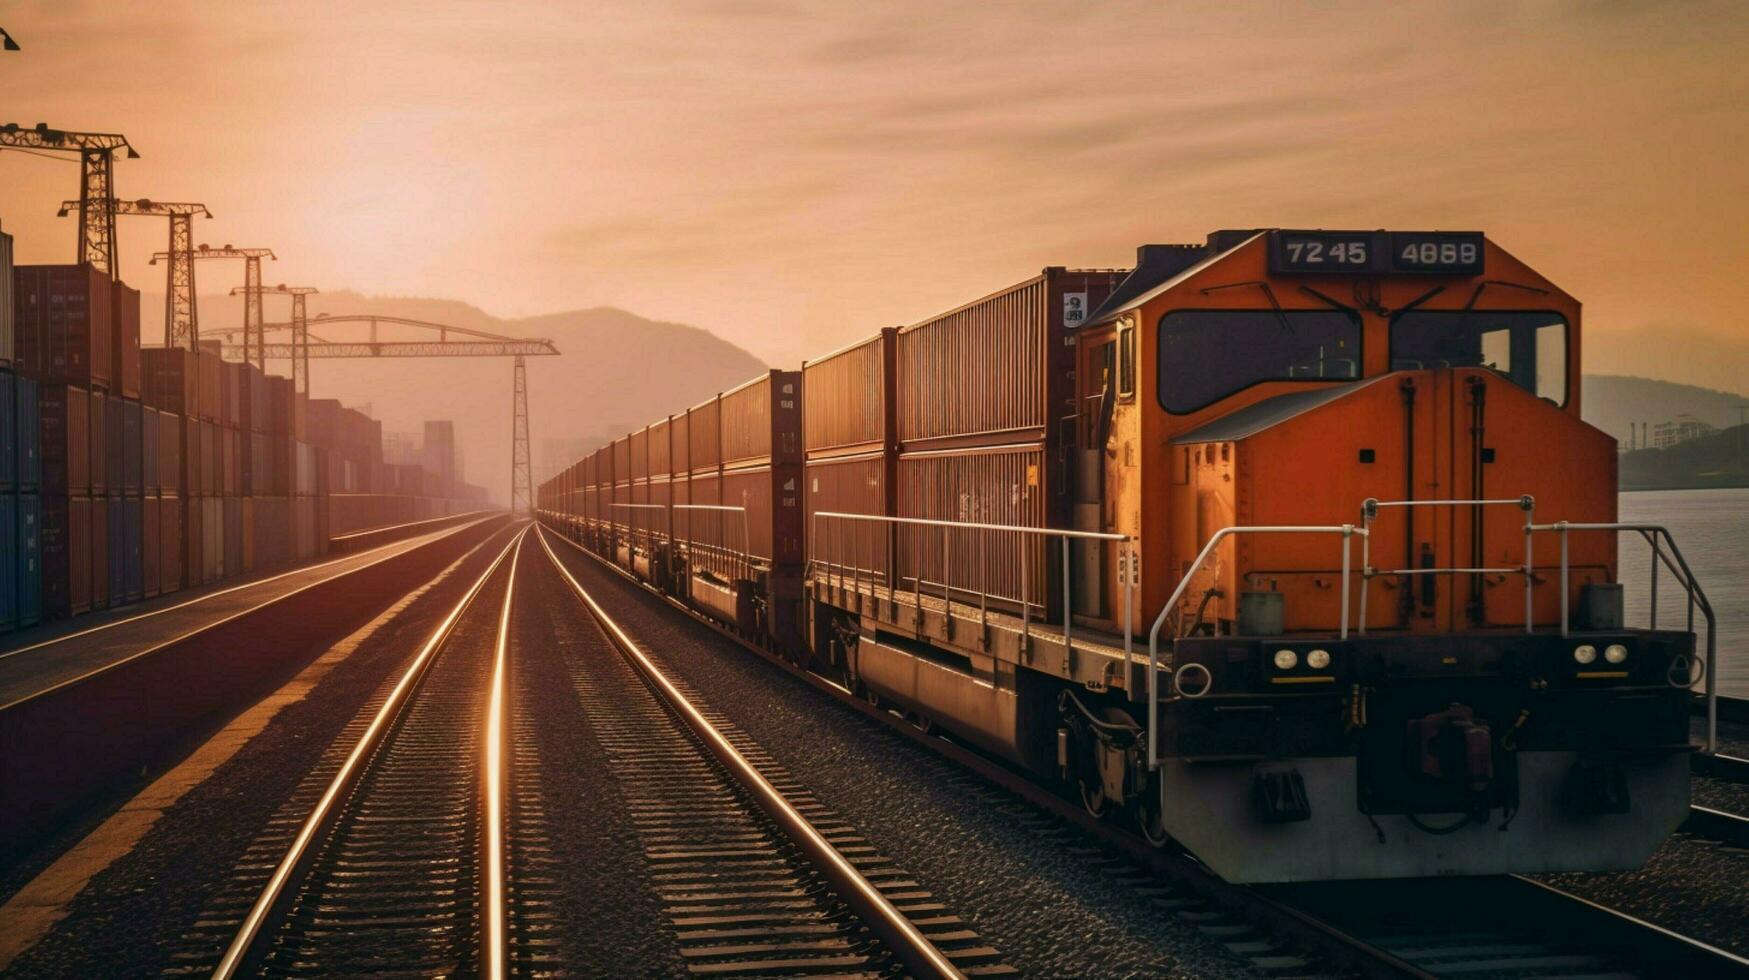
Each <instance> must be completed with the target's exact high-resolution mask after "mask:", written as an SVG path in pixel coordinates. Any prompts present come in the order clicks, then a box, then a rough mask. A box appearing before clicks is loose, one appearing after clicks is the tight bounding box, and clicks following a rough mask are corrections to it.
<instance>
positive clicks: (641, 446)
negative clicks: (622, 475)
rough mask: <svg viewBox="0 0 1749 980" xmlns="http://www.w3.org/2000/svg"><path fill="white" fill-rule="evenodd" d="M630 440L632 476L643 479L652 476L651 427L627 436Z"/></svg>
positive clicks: (635, 478) (634, 478)
mask: <svg viewBox="0 0 1749 980" xmlns="http://www.w3.org/2000/svg"><path fill="white" fill-rule="evenodd" d="M626 439H627V440H628V441H629V442H630V444H631V446H630V450H629V451H630V453H631V477H632V479H633V480H643V479H647V478H648V477H649V476H650V429H649V427H648V426H646V427H644V428H642V429H638V430H636V431H635V432H633V433H632V434H631V435H629V436H626Z"/></svg>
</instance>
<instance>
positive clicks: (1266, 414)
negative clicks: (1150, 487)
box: [1172, 375, 1384, 446]
mask: <svg viewBox="0 0 1749 980" xmlns="http://www.w3.org/2000/svg"><path fill="white" fill-rule="evenodd" d="M1383 377H1384V376H1383V375H1381V376H1380V377H1377V378H1365V379H1363V380H1360V381H1349V382H1345V383H1342V384H1337V385H1333V386H1331V387H1328V388H1314V389H1311V390H1310V391H1291V392H1288V393H1287V394H1285V395H1276V396H1275V397H1274V398H1265V399H1264V400H1262V401H1260V402H1257V403H1256V404H1254V405H1247V406H1245V407H1244V408H1241V409H1239V410H1238V411H1236V412H1234V413H1233V414H1231V415H1223V416H1222V417H1220V418H1218V419H1215V420H1214V421H1212V422H1209V423H1207V424H1205V425H1200V426H1197V427H1196V428H1194V429H1192V430H1190V431H1189V432H1186V433H1184V434H1183V435H1180V436H1178V437H1177V438H1175V439H1173V440H1172V444H1173V445H1175V446H1185V445H1192V444H1194V443H1201V442H1233V441H1235V440H1238V439H1244V438H1247V437H1249V436H1254V435H1256V434H1257V433H1259V432H1262V431H1263V430H1264V429H1267V428H1270V427H1271V426H1276V425H1280V424H1281V423H1283V422H1286V421H1287V420H1288V419H1291V418H1293V417H1294V416H1296V415H1301V414H1304V413H1306V412H1309V411H1311V410H1312V409H1314V408H1318V407H1319V406H1322V405H1328V404H1329V403H1331V402H1333V401H1335V400H1336V399H1338V398H1343V397H1345V396H1347V395H1351V394H1353V393H1355V392H1357V391H1359V390H1360V389H1362V388H1365V387H1366V386H1367V385H1370V384H1375V383H1377V382H1378V381H1379V380H1381V379H1382V378H1383Z"/></svg>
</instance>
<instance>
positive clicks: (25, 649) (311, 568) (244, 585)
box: [0, 511, 495, 679]
mask: <svg viewBox="0 0 1749 980" xmlns="http://www.w3.org/2000/svg"><path fill="white" fill-rule="evenodd" d="M494 513H495V512H491V511H487V512H484V516H482V517H480V518H478V519H476V520H473V521H469V522H468V523H466V524H457V525H455V526H454V527H453V528H435V529H434V530H437V531H445V530H447V531H451V532H454V531H461V530H465V529H466V528H469V527H472V526H474V525H475V524H478V523H479V522H480V521H483V520H488V519H490V518H491V517H492V516H493V514H494ZM404 543H406V539H402V540H400V541H385V542H383V543H382V544H380V545H378V546H377V547H379V548H386V547H388V546H389V545H395V544H404ZM367 554H369V551H358V552H353V553H351V554H345V555H340V556H339V557H336V558H330V559H328V560H327V561H323V562H317V563H316V564H314V565H299V566H298V567H296V568H290V569H287V570H285V571H283V572H277V573H275V574H273V575H269V576H267V577H266V578H257V579H250V580H249V581H247V582H239V583H238V584H236V585H229V586H226V587H225V588H222V589H218V590H216V591H213V592H203V593H201V594H200V595H197V596H194V597H193V598H190V599H184V600H183V601H181V602H178V603H176V604H175V605H172V606H164V607H163V608H161V609H150V610H147V611H145V612H141V613H135V614H133V615H131V616H125V617H123V618H121V619H113V620H110V621H109V622H106V623H98V624H97V625H95V626H88V627H86V628H85V629H82V630H78V631H76V632H73V633H67V634H64V635H62V636H52V637H49V638H48V639H46V640H39V641H37V642H35V643H32V644H30V645H29V646H22V647H18V648H17V649H14V650H4V651H0V660H4V659H6V658H7V657H16V656H18V655H19V654H21V653H29V652H31V651H32V650H41V649H42V648H44V647H52V646H54V645H56V644H58V643H66V642H67V641H69V640H77V639H79V638H80V637H82V636H90V635H92V634H93V633H101V632H103V631H104V630H111V629H115V628H116V627H117V626H126V625H127V624H129V623H137V622H139V621H140V620H142V619H151V618H152V617H154V616H162V615H164V614H165V613H170V612H175V611H176V610H178V609H187V608H188V607H189V606H193V605H197V604H199V603H202V602H205V601H207V600H208V599H217V598H218V597H219V596H223V595H230V594H231V593H232V592H236V591H239V590H241V589H253V588H255V587H256V586H258V585H266V584H267V583H269V582H277V581H278V580H280V579H282V578H285V577H286V576H288V575H301V574H303V573H305V572H315V571H320V570H322V569H324V568H327V567H328V566H330V565H338V564H340V563H341V562H346V561H358V560H359V559H361V558H363V557H364V556H365V555H367ZM378 561H381V559H378ZM374 564H377V561H372V562H370V563H368V564H365V565H361V566H359V567H360V568H369V567H370V566H371V565H374ZM311 584H316V583H311ZM298 591H299V592H301V591H303V590H302V589H299V590H298ZM296 594H297V592H288V593H286V594H285V595H282V596H277V597H275V598H273V599H269V600H267V601H266V602H263V603H260V604H259V605H255V606H251V607H250V608H249V609H246V610H244V612H253V611H254V610H256V609H260V608H261V607H262V606H265V605H271V604H272V603H275V602H278V601H280V600H281V599H285V598H288V597H290V596H294V595H296ZM238 615H240V614H238ZM231 618H235V616H232V617H227V619H221V620H219V621H218V622H215V623H210V624H208V625H207V626H201V627H197V628H196V629H194V630H191V631H190V632H188V633H184V634H182V635H181V636H179V637H177V638H176V640H171V641H169V642H171V643H175V642H177V641H178V640H186V639H188V638H189V637H191V636H193V635H195V634H196V633H199V632H200V631H201V630H204V629H207V628H209V627H211V626H217V625H219V624H220V623H223V622H226V621H227V620H228V619H231ZM162 645H163V644H159V646H162ZM75 679H77V678H75Z"/></svg>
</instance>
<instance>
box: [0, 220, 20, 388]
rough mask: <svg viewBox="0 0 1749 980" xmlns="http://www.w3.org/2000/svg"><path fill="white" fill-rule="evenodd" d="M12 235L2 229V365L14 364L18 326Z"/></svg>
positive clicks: (0, 317) (0, 252) (0, 271)
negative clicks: (15, 322) (15, 308)
mask: <svg viewBox="0 0 1749 980" xmlns="http://www.w3.org/2000/svg"><path fill="white" fill-rule="evenodd" d="M12 276H13V272H12V236H11V235H8V234H6V233H5V232H3V231H0V366H9V365H11V364H12V359H13V356H14V346H13V345H14V340H15V338H16V336H17V333H16V331H17V328H16V326H15V325H14V323H13V312H12V306H13V302H14V300H13V285H12Z"/></svg>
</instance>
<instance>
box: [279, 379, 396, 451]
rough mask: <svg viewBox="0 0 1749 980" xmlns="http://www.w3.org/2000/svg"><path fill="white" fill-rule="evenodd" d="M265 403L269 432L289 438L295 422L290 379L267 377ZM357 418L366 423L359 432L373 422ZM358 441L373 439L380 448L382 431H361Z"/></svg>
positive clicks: (361, 416)
mask: <svg viewBox="0 0 1749 980" xmlns="http://www.w3.org/2000/svg"><path fill="white" fill-rule="evenodd" d="M267 402H268V411H269V412H271V413H272V415H273V420H272V422H271V423H270V425H271V429H270V431H271V432H272V433H273V434H274V435H277V436H285V437H287V438H291V437H292V430H293V428H294V427H295V426H294V421H295V420H294V419H293V418H292V413H293V411H294V403H293V398H292V383H291V379H290V378H281V377H276V376H270V377H268V379H267ZM359 417H360V418H361V419H363V420H364V421H365V423H367V424H366V425H364V426H361V427H360V428H361V430H368V429H369V428H370V425H369V424H368V423H372V422H374V421H375V420H374V419H370V418H369V417H368V416H364V415H362V414H360V415H359ZM358 439H359V441H360V442H363V443H370V442H372V441H373V439H374V442H375V445H377V446H378V447H380V446H381V445H382V430H381V429H380V428H377V429H376V431H375V432H374V433H368V432H366V431H361V432H360V433H359V436H358ZM378 452H379V454H380V452H381V450H380V449H379V450H378Z"/></svg>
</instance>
